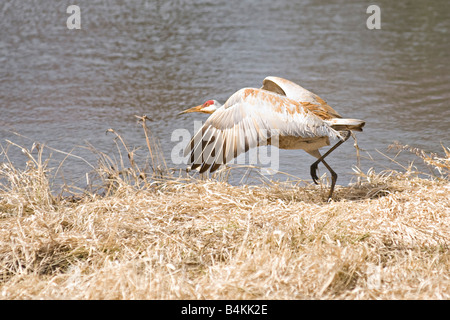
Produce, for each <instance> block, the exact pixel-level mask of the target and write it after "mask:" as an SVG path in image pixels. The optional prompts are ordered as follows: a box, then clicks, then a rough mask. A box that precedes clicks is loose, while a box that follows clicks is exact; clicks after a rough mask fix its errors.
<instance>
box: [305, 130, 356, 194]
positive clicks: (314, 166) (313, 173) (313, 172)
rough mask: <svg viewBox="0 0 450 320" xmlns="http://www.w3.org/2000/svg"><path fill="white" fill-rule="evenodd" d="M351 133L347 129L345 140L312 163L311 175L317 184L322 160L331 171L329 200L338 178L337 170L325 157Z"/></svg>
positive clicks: (338, 144)
mask: <svg viewBox="0 0 450 320" xmlns="http://www.w3.org/2000/svg"><path fill="white" fill-rule="evenodd" d="M350 134H351V133H350V131H347V135H346V136H345V137H344V140H341V141H339V142H338V143H336V144H335V145H334V146H333V147H331V148H330V150H328V151H327V152H326V153H324V154H323V155H322V156H321V157H320V158H319V159H317V161H316V162H314V163H313V164H312V165H311V168H310V173H311V177H312V179H313V181H314V183H315V184H318V183H319V178H318V177H317V167H318V166H319V163H320V162H322V163H323V164H324V165H325V167H326V168H327V169H328V170H329V171H330V173H331V190H330V194H329V196H328V200H330V199H331V195H332V194H333V191H334V186H335V184H336V180H337V174H336V172H334V171H333V169H331V167H330V166H329V165H328V163H326V162H325V160H324V159H325V157H326V156H328V155H329V154H330V153H331V152H333V151H334V150H335V149H336V148H337V147H339V146H340V145H341V144H343V143H344V142H345V141H347V139H348V138H349V137H350Z"/></svg>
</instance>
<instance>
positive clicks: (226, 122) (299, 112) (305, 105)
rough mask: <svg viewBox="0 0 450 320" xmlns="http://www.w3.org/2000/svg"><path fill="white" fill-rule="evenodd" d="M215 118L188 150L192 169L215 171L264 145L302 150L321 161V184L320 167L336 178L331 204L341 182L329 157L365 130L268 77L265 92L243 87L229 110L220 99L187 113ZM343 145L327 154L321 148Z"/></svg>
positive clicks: (309, 96) (308, 95)
mask: <svg viewBox="0 0 450 320" xmlns="http://www.w3.org/2000/svg"><path fill="white" fill-rule="evenodd" d="M189 112H203V113H208V114H211V116H209V117H208V119H207V120H206V122H205V123H204V125H203V126H202V128H201V129H200V130H199V131H198V132H197V133H196V134H195V135H194V137H193V138H192V140H191V141H190V143H189V144H188V145H187V147H186V149H185V153H184V156H188V155H190V158H189V161H190V163H192V166H191V169H192V170H194V169H197V168H200V173H203V172H206V171H208V170H209V171H210V172H214V171H215V170H217V169H218V168H219V167H220V165H222V164H226V163H227V162H229V161H231V160H232V159H233V158H235V157H237V156H238V155H239V154H241V153H242V152H246V151H248V150H249V149H250V148H254V147H257V146H260V145H266V144H274V143H273V141H276V139H274V138H275V136H277V138H278V147H279V148H280V149H303V150H305V151H306V152H307V153H309V154H310V155H312V156H314V157H316V158H317V161H315V162H314V163H313V164H312V165H311V167H310V174H311V177H312V179H313V181H314V183H316V184H318V177H317V166H318V165H319V163H320V162H322V163H323V164H324V165H325V167H326V168H327V169H328V170H329V171H330V173H331V188H330V193H329V195H328V200H330V199H331V197H332V195H333V191H334V187H335V184H336V180H337V174H336V172H334V171H333V169H331V167H330V166H329V165H328V163H326V162H325V160H324V159H325V157H326V156H328V155H329V154H330V153H331V152H332V151H333V150H335V149H336V148H337V147H338V146H340V145H341V144H342V143H343V142H345V141H346V140H347V139H348V138H349V136H350V131H362V128H363V126H364V124H365V122H364V121H362V120H357V119H343V118H342V117H341V115H339V113H337V112H336V111H335V110H334V109H333V108H331V107H330V106H329V105H328V104H327V103H326V102H325V101H324V100H323V99H321V98H320V97H319V96H317V95H316V94H314V93H312V92H310V91H308V90H306V89H304V88H303V87H301V86H299V85H298V84H296V83H293V82H291V81H289V80H286V79H283V78H279V77H267V78H265V79H264V81H263V86H262V87H261V88H260V89H256V88H243V89H240V90H239V91H237V92H236V93H234V94H233V95H232V96H231V97H230V98H228V100H227V101H226V102H225V104H224V105H221V104H220V103H219V102H217V101H216V100H208V101H206V102H205V103H204V104H202V105H199V106H196V107H193V108H190V109H187V110H184V111H182V112H181V113H180V114H182V113H189ZM330 138H338V139H339V141H338V142H337V143H336V144H335V145H334V146H333V147H331V148H330V149H329V150H328V151H327V152H326V153H325V154H323V155H321V154H320V152H319V148H322V147H324V146H329V145H330Z"/></svg>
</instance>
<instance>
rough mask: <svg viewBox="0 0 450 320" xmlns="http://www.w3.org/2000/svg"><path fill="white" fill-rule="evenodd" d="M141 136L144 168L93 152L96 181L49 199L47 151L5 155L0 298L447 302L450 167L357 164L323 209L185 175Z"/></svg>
mask: <svg viewBox="0 0 450 320" xmlns="http://www.w3.org/2000/svg"><path fill="white" fill-rule="evenodd" d="M141 120H142V121H143V128H144V130H145V131H146V133H148V132H149V131H148V128H146V126H145V118H142V119H141ZM115 134H116V133H115ZM146 138H147V146H148V148H149V154H150V155H151V157H150V160H149V162H148V165H145V166H144V168H142V169H141V168H140V167H139V166H138V164H137V163H136V161H134V158H133V154H134V153H133V150H130V149H126V155H122V154H121V155H120V156H119V161H118V162H117V161H116V162H114V161H113V159H112V158H110V157H109V156H108V155H105V154H102V153H100V152H98V156H99V167H98V168H97V175H98V179H97V180H96V181H98V183H99V185H98V186H93V187H92V188H90V189H89V190H88V191H87V190H83V191H80V192H78V193H76V192H75V191H74V195H73V196H72V197H68V196H66V197H64V196H55V195H54V194H53V193H52V190H51V188H50V185H51V182H50V181H49V175H48V172H49V170H50V168H48V167H47V165H48V163H47V162H46V161H45V160H44V159H42V151H41V150H42V148H43V146H39V145H36V146H35V147H34V148H35V149H37V151H38V153H37V156H36V155H33V152H31V151H33V150H27V149H25V148H24V150H23V152H24V154H25V156H26V157H27V158H28V163H27V166H26V168H25V169H23V170H19V169H17V168H16V167H15V166H14V165H13V164H12V163H11V162H10V161H8V159H7V156H6V155H5V154H3V155H4V156H6V158H5V161H4V162H3V163H2V164H0V166H1V167H0V239H1V241H0V297H1V298H2V299H41V298H44V299H449V298H450V271H449V270H450V251H449V243H450V228H449V225H450V210H449V208H450V203H449V202H450V200H449V198H450V197H449V194H450V184H449V180H448V175H444V174H443V175H441V176H439V177H433V178H430V179H421V178H418V177H417V175H415V174H414V173H412V172H403V173H400V172H395V171H386V172H380V173H375V172H373V170H369V172H367V173H363V172H361V171H359V173H358V174H359V176H360V178H361V179H360V180H361V183H360V184H354V185H349V186H346V187H338V188H337V189H336V191H335V195H336V197H335V200H334V201H332V202H330V203H327V202H326V201H324V199H325V198H326V193H327V190H326V189H321V188H320V187H315V186H311V185H310V186H306V187H300V186H296V185H293V184H281V183H271V184H263V185H259V186H249V185H242V186H232V185H230V184H228V183H227V182H226V181H217V180H215V179H205V180H199V179H195V178H192V177H190V176H187V175H180V174H179V173H177V172H175V171H173V170H170V169H169V168H167V165H166V164H165V163H164V162H163V160H162V159H164V158H163V157H162V155H161V152H160V151H159V150H158V149H155V148H156V147H155V146H156V145H157V144H155V142H154V140H152V138H151V135H150V134H147V135H146ZM116 139H117V140H118V143H120V144H122V145H123V146H126V143H125V141H123V139H122V138H121V137H120V136H119V135H117V134H116ZM10 145H11V146H12V147H19V146H17V145H14V144H12V143H11V142H10ZM444 150H446V149H444ZM2 151H3V153H5V152H6V149H5V148H3V149H2ZM446 152H447V151H446ZM419 156H420V153H419ZM425 156H429V155H425ZM425 156H424V157H425ZM448 157H449V154H448V153H446V155H445V157H431V160H432V161H439V162H438V163H439V164H441V165H442V167H440V168H441V172H443V173H444V172H448V170H449V165H448V164H449V162H448ZM430 164H431V165H436V163H435V162H430ZM445 170H447V171H445Z"/></svg>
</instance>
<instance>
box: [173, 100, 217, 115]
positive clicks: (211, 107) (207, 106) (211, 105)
mask: <svg viewBox="0 0 450 320" xmlns="http://www.w3.org/2000/svg"><path fill="white" fill-rule="evenodd" d="M220 107H221V104H220V103H219V102H217V101H216V100H208V101H206V102H205V103H204V104H201V105H199V106H195V107H192V108H189V109H186V110H184V111H181V112H180V113H179V114H183V113H189V112H202V113H209V114H211V113H213V112H214V111H216V110H217V109H218V108H220Z"/></svg>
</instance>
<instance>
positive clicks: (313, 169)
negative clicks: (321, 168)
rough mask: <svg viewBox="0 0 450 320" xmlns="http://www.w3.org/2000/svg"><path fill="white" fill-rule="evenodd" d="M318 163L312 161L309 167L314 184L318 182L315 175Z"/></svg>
mask: <svg viewBox="0 0 450 320" xmlns="http://www.w3.org/2000/svg"><path fill="white" fill-rule="evenodd" d="M318 165H319V162H314V163H313V164H312V165H311V168H310V173H311V178H312V179H313V181H314V183H315V184H319V177H318V176H317V167H318Z"/></svg>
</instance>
